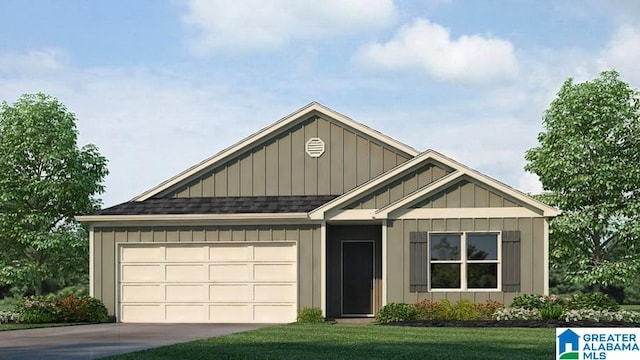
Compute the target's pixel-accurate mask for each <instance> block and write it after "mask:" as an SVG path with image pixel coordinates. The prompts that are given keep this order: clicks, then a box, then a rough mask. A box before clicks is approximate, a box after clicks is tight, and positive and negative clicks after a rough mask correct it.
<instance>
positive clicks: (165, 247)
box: [78, 102, 558, 323]
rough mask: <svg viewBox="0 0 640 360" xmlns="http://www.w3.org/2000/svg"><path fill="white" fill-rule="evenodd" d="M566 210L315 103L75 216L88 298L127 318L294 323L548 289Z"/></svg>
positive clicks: (508, 298)
mask: <svg viewBox="0 0 640 360" xmlns="http://www.w3.org/2000/svg"><path fill="white" fill-rule="evenodd" d="M416 130H417V131H418V129H416ZM139 176H144V174H140V175H139ZM132 179H135V175H134V174H132ZM556 215H558V211H557V210H556V209H554V208H551V207H549V206H547V205H545V204H543V203H541V202H539V201H537V200H535V199H533V198H531V197H529V196H527V195H526V194H524V193H522V192H520V191H517V190H515V189H513V188H511V187H509V186H507V185H505V184H503V183H501V182H499V181H496V180H494V179H492V178H490V177H488V176H486V175H483V174H481V173H479V172H478V171H475V170H473V169H471V168H469V167H467V166H465V165H463V164H461V163H459V162H457V161H455V160H453V159H450V158H448V157H446V156H444V155H442V154H440V153H438V152H436V151H433V150H427V151H424V152H419V151H417V150H415V149H414V148H412V147H410V146H407V145H405V144H403V143H401V142H399V141H397V140H394V139H392V138H390V137H388V136H386V135H384V134H382V133H380V132H377V131H375V130H373V129H371V128H369V127H367V126H365V125H363V124H361V123H358V122H356V121H354V120H352V119H350V118H348V117H346V116H344V115H342V114H340V113H338V112H335V111H333V110H331V109H329V108H327V107H325V106H323V105H320V104H318V103H315V102H314V103H311V104H309V105H307V106H305V107H303V108H302V109H300V110H298V111H296V112H294V113H292V114H290V115H288V116H286V117H285V118H283V119H281V120H279V121H277V122H275V123H274V124H272V125H270V126H268V127H266V128H264V129H262V130H260V131H258V132H256V133H255V134H253V135H251V136H249V137H247V138H246V139H244V140H241V141H240V142H238V143H236V144H235V145H232V146H231V147H229V148H227V149H225V150H223V151H221V152H220V153H218V154H216V155H214V156H212V157H211V158H208V159H206V160H204V161H202V162H201V163H199V164H196V165H194V166H193V167H191V168H189V169H187V170H185V171H184V172H182V173H180V174H178V175H176V176H174V177H173V178H171V179H169V180H167V181H165V182H163V183H161V184H160V185H158V186H156V187H154V188H153V189H150V190H148V191H147V192H145V193H143V194H141V195H139V196H137V197H135V198H134V199H132V200H131V201H129V202H126V203H123V204H119V205H116V206H113V207H109V208H106V209H104V210H101V211H100V212H98V213H96V214H94V215H86V216H79V217H78V219H79V220H80V221H82V222H84V223H86V224H89V226H90V279H91V283H90V292H91V295H92V296H94V297H96V298H97V299H100V300H102V301H103V302H104V303H105V305H106V306H107V309H108V310H109V313H110V314H111V315H115V316H116V318H117V319H118V321H122V322H213V323H224V322H231V323H235V322H237V323H251V322H267V323H286V322H292V321H295V319H296V314H297V311H298V310H300V309H303V308H306V307H317V308H321V309H322V311H323V313H324V314H325V316H327V317H330V318H339V317H358V316H363V317H365V316H373V315H374V314H375V313H376V312H377V311H378V310H379V309H380V308H381V307H382V306H384V305H385V304H388V303H391V302H404V303H414V302H417V301H420V300H423V299H432V300H439V299H449V300H451V301H457V300H459V299H469V300H472V301H476V302H484V301H486V300H488V299H493V300H496V301H499V302H503V303H510V302H511V301H512V299H513V298H514V297H515V296H517V295H518V294H521V293H544V294H547V293H548V251H547V249H548V239H549V231H548V229H549V226H548V221H549V219H550V218H552V217H554V216H556Z"/></svg>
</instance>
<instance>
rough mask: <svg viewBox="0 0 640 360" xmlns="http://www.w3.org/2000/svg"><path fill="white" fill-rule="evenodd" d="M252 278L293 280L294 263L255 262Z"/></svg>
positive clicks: (257, 279) (260, 279) (294, 278)
mask: <svg viewBox="0 0 640 360" xmlns="http://www.w3.org/2000/svg"><path fill="white" fill-rule="evenodd" d="M253 278H254V279H255V280H256V281H295V280H296V267H295V265H294V264H255V265H254V267H253Z"/></svg>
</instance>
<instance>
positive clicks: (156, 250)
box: [120, 246, 164, 262]
mask: <svg viewBox="0 0 640 360" xmlns="http://www.w3.org/2000/svg"><path fill="white" fill-rule="evenodd" d="M120 249H121V253H120V261H122V262H154V261H162V260H164V247H149V246H131V247H122V248H120Z"/></svg>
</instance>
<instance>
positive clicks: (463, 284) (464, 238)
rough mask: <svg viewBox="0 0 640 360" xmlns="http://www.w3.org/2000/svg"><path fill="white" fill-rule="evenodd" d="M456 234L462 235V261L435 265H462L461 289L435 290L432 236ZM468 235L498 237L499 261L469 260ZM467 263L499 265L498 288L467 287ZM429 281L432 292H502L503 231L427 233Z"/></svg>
mask: <svg viewBox="0 0 640 360" xmlns="http://www.w3.org/2000/svg"><path fill="white" fill-rule="evenodd" d="M437 234H456V235H460V260H435V261H433V263H434V264H460V265H461V266H460V287H459V288H433V287H431V263H432V261H431V235H437ZM467 234H491V235H496V236H497V241H498V244H497V246H498V249H497V250H498V259H497V261H495V260H467V259H466V258H467V256H466V253H467V252H466V248H467ZM467 263H471V264H482V263H486V264H498V269H497V272H498V274H497V285H498V286H497V287H496V288H494V289H479V288H471V289H469V288H468V287H467V271H466V270H467ZM427 281H428V289H429V290H428V291H430V292H456V291H457V292H502V231H499V230H489V231H429V232H427Z"/></svg>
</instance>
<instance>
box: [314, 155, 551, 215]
mask: <svg viewBox="0 0 640 360" xmlns="http://www.w3.org/2000/svg"><path fill="white" fill-rule="evenodd" d="M430 160H432V161H437V162H439V163H442V164H444V165H446V166H449V167H450V168H452V169H454V171H453V172H451V173H449V174H447V175H445V176H444V177H442V178H440V179H438V180H436V181H434V182H433V183H431V184H428V185H426V186H424V187H422V188H420V189H417V190H416V191H414V192H412V193H411V194H409V195H407V196H405V197H403V198H401V199H399V200H398V201H396V202H394V203H391V204H389V205H387V206H385V207H383V208H381V209H378V210H376V211H375V215H374V217H375V218H378V219H385V218H387V217H388V216H389V214H390V213H391V212H393V211H396V210H399V209H402V208H404V207H407V206H409V205H411V204H413V203H415V202H416V201H419V200H420V199H423V198H424V197H425V196H426V195H428V194H431V193H434V192H435V191H437V190H440V189H442V188H444V187H446V186H450V185H452V184H453V183H454V182H455V181H457V180H459V179H460V178H462V177H468V178H471V179H473V180H476V181H478V182H480V183H482V184H486V185H487V186H490V187H492V188H494V189H496V190H498V191H500V192H502V193H504V194H506V195H508V196H511V197H512V198H514V199H516V200H518V201H520V202H522V203H524V204H527V205H529V206H531V207H533V208H535V209H538V210H540V212H541V214H542V216H545V217H553V216H558V215H559V214H560V212H559V211H558V210H557V209H555V208H553V207H551V206H548V205H546V204H544V203H542V202H540V201H538V200H536V199H534V198H532V197H531V196H529V195H527V194H525V193H523V192H521V191H519V190H516V189H514V188H512V187H510V186H508V185H506V184H504V183H502V182H500V181H498V180H495V179H493V178H491V177H489V176H487V175H484V174H482V173H480V172H478V171H476V170H474V169H471V168H470V167H468V166H466V165H463V164H461V163H459V162H457V161H455V160H453V159H451V158H448V157H446V156H444V155H442V154H440V153H438V152H436V151H434V150H427V151H425V152H423V153H421V154H419V155H418V156H416V157H414V158H412V159H410V160H408V161H406V162H405V163H403V164H401V165H399V166H397V167H395V168H394V169H392V170H390V171H387V172H386V173H383V174H381V175H379V176H378V177H376V178H374V179H371V180H370V181H368V182H366V183H364V184H362V185H361V186H359V187H357V188H355V189H353V190H351V191H349V192H347V193H345V194H344V195H341V196H339V197H337V198H335V199H334V200H332V201H329V202H328V203H326V204H324V205H321V206H320V207H318V208H316V209H314V210H313V211H311V212H310V213H309V217H310V218H311V219H322V218H324V217H325V213H326V212H328V211H332V210H337V209H340V208H341V207H342V206H344V205H346V204H349V203H351V202H353V201H355V200H357V199H358V198H361V197H363V196H366V195H368V194H369V193H370V192H372V191H374V190H375V189H377V188H378V187H379V186H380V185H381V184H385V183H388V182H390V181H393V180H394V179H396V178H397V177H399V176H402V174H405V173H407V172H408V171H411V170H412V169H415V168H417V167H419V166H421V165H422V164H424V163H426V162H428V161H430Z"/></svg>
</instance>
